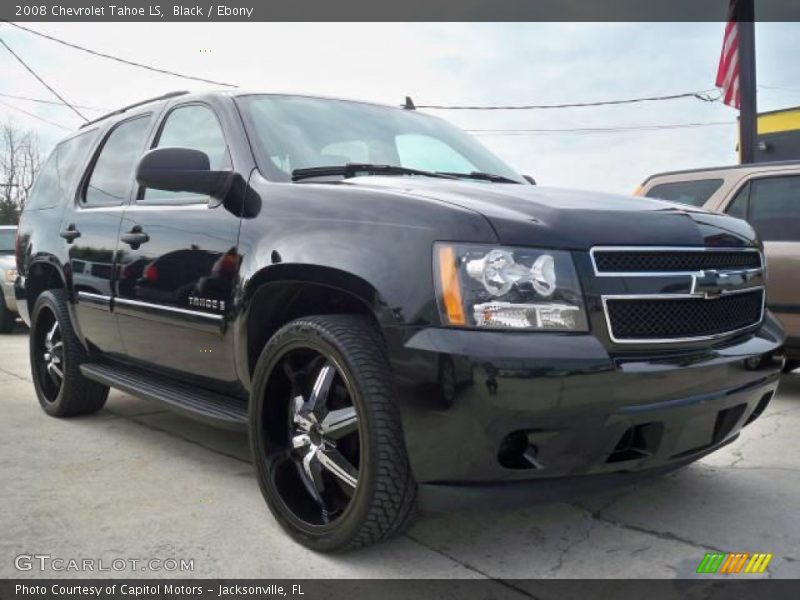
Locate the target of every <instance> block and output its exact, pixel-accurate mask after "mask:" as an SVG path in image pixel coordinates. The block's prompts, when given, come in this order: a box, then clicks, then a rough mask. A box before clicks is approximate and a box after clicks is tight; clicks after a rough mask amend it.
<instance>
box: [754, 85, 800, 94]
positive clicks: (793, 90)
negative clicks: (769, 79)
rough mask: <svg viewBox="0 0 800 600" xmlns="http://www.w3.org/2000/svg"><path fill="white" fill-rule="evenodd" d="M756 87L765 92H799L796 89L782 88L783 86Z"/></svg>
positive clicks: (799, 91)
mask: <svg viewBox="0 0 800 600" xmlns="http://www.w3.org/2000/svg"><path fill="white" fill-rule="evenodd" d="M756 87H760V88H763V89H765V90H776V91H779V92H793V93H795V94H800V90H799V89H797V88H787V87H783V86H780V85H763V84H758V85H757V86H756Z"/></svg>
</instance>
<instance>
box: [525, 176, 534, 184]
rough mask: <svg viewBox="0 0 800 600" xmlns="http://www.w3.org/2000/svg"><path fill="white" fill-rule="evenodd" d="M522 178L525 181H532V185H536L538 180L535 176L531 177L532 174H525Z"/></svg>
mask: <svg viewBox="0 0 800 600" xmlns="http://www.w3.org/2000/svg"><path fill="white" fill-rule="evenodd" d="M522 178H523V179H524V180H525V181H527V182H528V183H530V184H531V185H536V180H535V179H534V178H533V177H531V176H530V175H523V176H522Z"/></svg>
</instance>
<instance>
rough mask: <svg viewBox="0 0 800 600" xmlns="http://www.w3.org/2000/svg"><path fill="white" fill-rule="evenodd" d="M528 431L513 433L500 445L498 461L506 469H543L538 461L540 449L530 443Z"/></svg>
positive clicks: (521, 430)
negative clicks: (537, 456)
mask: <svg viewBox="0 0 800 600" xmlns="http://www.w3.org/2000/svg"><path fill="white" fill-rule="evenodd" d="M528 433H529V432H528V431H526V430H524V429H519V430H517V431H512V432H511V433H509V434H508V435H507V436H506V437H504V438H503V441H502V442H501V443H500V449H499V450H498V451H497V460H498V462H499V463H500V464H501V465H502V466H504V467H505V468H506V469H541V468H542V465H541V464H540V463H539V461H538V460H537V459H536V455H537V453H538V448H536V446H534V445H533V444H531V443H530V440H529V439H528Z"/></svg>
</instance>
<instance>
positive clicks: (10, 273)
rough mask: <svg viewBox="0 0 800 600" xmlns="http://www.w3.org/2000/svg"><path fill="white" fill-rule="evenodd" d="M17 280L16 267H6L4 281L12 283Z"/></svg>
mask: <svg viewBox="0 0 800 600" xmlns="http://www.w3.org/2000/svg"><path fill="white" fill-rule="evenodd" d="M16 280H17V270H16V269H7V270H6V283H14V282H15V281H16Z"/></svg>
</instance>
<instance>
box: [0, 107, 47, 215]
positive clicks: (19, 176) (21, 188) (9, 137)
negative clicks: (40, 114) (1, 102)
mask: <svg viewBox="0 0 800 600" xmlns="http://www.w3.org/2000/svg"><path fill="white" fill-rule="evenodd" d="M42 162H43V156H42V153H41V151H40V149H39V136H37V135H36V132H35V131H31V130H25V129H22V128H21V127H19V126H18V125H17V124H16V123H14V122H13V121H4V122H3V123H0V225H2V224H15V223H16V222H17V220H18V219H19V214H20V213H21V212H22V209H23V208H24V207H25V202H26V201H27V200H28V195H29V194H30V192H31V188H32V187H33V181H34V177H35V176H36V174H37V173H38V172H39V168H40V167H41V166H42Z"/></svg>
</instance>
